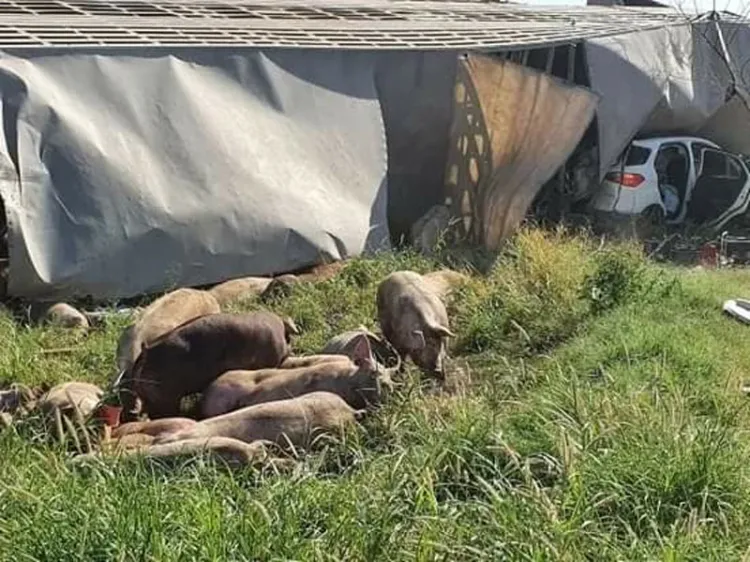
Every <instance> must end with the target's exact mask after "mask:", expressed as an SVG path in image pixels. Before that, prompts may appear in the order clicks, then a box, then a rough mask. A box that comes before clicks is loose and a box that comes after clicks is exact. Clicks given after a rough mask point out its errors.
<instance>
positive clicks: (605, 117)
mask: <svg viewBox="0 0 750 562" xmlns="http://www.w3.org/2000/svg"><path fill="white" fill-rule="evenodd" d="M585 45H586V61H587V65H588V72H589V79H590V83H591V88H592V89H593V90H594V91H595V92H597V93H599V94H600V95H601V101H600V102H599V107H598V109H597V122H598V132H599V158H600V176H602V177H603V175H604V173H606V171H607V169H608V168H609V166H611V165H612V164H614V162H615V161H616V160H617V157H618V156H619V155H620V153H621V152H622V150H623V149H624V148H625V147H626V146H627V144H628V143H629V142H630V141H631V140H632V138H633V136H634V135H636V134H649V133H653V134H666V133H674V134H677V133H682V134H686V133H694V132H696V131H697V130H698V129H699V128H700V127H701V126H702V125H703V124H704V123H705V121H706V120H707V119H708V118H710V117H711V115H713V113H714V112H715V111H716V110H718V109H719V108H720V107H721V106H722V105H723V104H724V102H725V101H726V94H727V87H728V85H729V75H728V73H727V70H726V67H725V66H724V64H723V63H722V62H721V57H720V55H719V53H720V51H719V50H718V44H717V41H716V32H715V29H714V27H713V25H712V24H707V23H703V24H694V25H689V24H686V25H684V26H676V27H668V28H663V29H655V30H651V31H639V32H634V33H629V34H625V35H617V36H612V37H604V38H598V39H589V40H587V41H586V42H585Z"/></svg>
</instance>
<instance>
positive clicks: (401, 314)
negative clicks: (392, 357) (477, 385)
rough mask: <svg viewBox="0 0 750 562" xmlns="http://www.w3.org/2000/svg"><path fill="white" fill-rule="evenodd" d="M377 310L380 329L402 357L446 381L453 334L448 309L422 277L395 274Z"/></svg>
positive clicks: (379, 297) (380, 289)
mask: <svg viewBox="0 0 750 562" xmlns="http://www.w3.org/2000/svg"><path fill="white" fill-rule="evenodd" d="M377 308H378V320H379V321H380V329H381V330H382V332H383V335H384V336H385V338H386V339H387V340H388V341H389V342H390V343H391V344H392V345H393V347H394V348H395V349H396V351H397V352H398V354H399V355H400V356H401V357H404V358H406V357H407V356H408V357H411V359H412V361H414V363H415V364H416V365H417V366H418V367H420V368H421V369H422V370H423V371H425V372H427V373H430V374H435V375H437V376H438V377H439V378H441V379H442V378H444V377H443V360H444V358H445V355H446V351H445V340H446V338H448V337H453V332H451V331H450V328H449V327H448V313H447V312H446V310H445V305H444V304H443V302H442V301H441V300H440V298H438V297H437V295H435V294H434V293H433V292H432V290H431V289H430V287H429V285H428V283H426V282H425V280H424V279H423V278H422V276H421V275H419V274H418V273H414V272H413V271H397V272H395V273H391V274H390V275H389V276H388V277H386V278H385V279H384V280H383V281H382V282H381V283H380V285H379V286H378V293H377Z"/></svg>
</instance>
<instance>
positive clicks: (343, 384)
mask: <svg viewBox="0 0 750 562" xmlns="http://www.w3.org/2000/svg"><path fill="white" fill-rule="evenodd" d="M357 343H358V345H357V348H356V349H355V351H354V357H353V360H350V359H349V358H348V357H344V358H343V360H339V361H329V362H326V363H318V364H316V365H312V366H309V367H301V368H299V369H276V370H275V371H276V372H270V371H273V369H267V370H265V372H262V373H260V375H261V376H258V375H256V374H255V373H253V372H252V371H251V372H249V373H248V374H247V375H246V376H244V377H242V376H237V375H233V374H231V373H230V374H229V375H228V376H227V375H222V376H221V377H219V378H218V379H216V380H215V381H214V382H213V384H211V386H210V387H208V389H207V390H206V392H205V393H204V396H203V400H202V403H201V413H202V415H203V417H204V418H208V417H213V416H218V415H221V414H224V413H226V412H230V411H232V410H236V409H239V408H243V407H246V406H252V405H254V404H260V403H263V402H273V401H275V400H283V399H285V398H294V397H295V396H302V395H304V394H309V393H311V392H317V391H323V392H331V393H333V394H337V395H338V396H340V397H341V398H343V399H344V400H345V401H346V402H347V404H349V405H350V406H352V407H353V408H357V409H361V408H365V407H367V406H375V405H377V404H379V403H380V402H381V400H382V397H383V393H384V392H385V391H387V390H390V389H391V386H392V384H391V378H390V372H388V371H387V370H384V369H383V370H378V366H377V364H376V363H375V359H374V358H373V357H372V352H371V350H370V345H369V342H368V341H367V338H366V337H364V336H361V337H360V338H359V340H358V342H357Z"/></svg>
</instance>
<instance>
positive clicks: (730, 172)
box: [727, 158, 742, 180]
mask: <svg viewBox="0 0 750 562" xmlns="http://www.w3.org/2000/svg"><path fill="white" fill-rule="evenodd" d="M741 177H742V167H741V166H740V165H739V163H738V162H737V161H736V160H734V159H732V158H727V179H730V180H736V179H739V178H741Z"/></svg>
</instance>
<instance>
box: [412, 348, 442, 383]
mask: <svg viewBox="0 0 750 562" xmlns="http://www.w3.org/2000/svg"><path fill="white" fill-rule="evenodd" d="M445 354H446V352H445V342H444V341H443V340H437V341H434V340H433V341H430V339H428V340H427V341H426V342H425V343H424V345H423V346H422V347H420V348H418V349H416V350H414V351H412V353H411V355H412V358H413V360H414V363H416V364H417V366H418V367H419V368H421V369H422V370H423V371H425V372H426V373H429V374H431V375H433V376H435V377H437V378H440V379H442V378H443V362H444V359H445Z"/></svg>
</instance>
